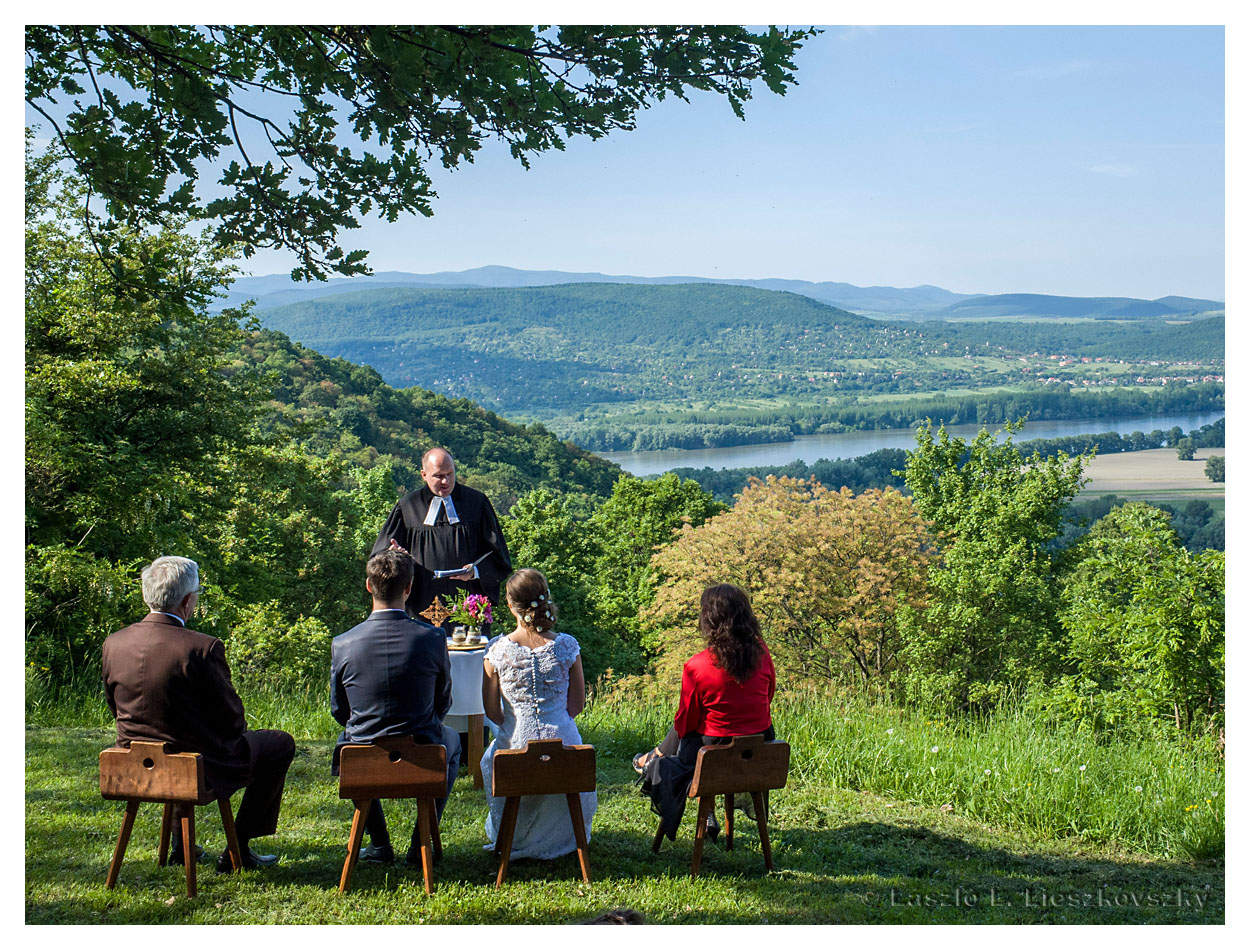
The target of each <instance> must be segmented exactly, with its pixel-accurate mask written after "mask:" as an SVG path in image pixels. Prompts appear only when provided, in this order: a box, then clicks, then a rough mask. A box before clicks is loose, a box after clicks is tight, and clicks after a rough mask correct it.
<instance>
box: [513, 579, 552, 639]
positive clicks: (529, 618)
mask: <svg viewBox="0 0 1250 950" xmlns="http://www.w3.org/2000/svg"><path fill="white" fill-rule="evenodd" d="M506 589H507V591H508V603H509V604H511V605H512V606H513V607H515V608H516V612H517V613H518V614H520V617H521V623H522V624H524V625H525V626H526V627H528V628H529V629H531V630H534V631H536V632H538V633H546V632H547V631H548V630H552V629H554V628H555V625H556V605H555V603H554V602H553V601H552V599H551V590H550V588H548V587H547V578H545V577H543V574H542V571H536V570H534V569H533V568H532V567H523V568H521V569H520V570H519V571H516V572H514V573H513V575H512V576H511V577H509V578H508V583H507V588H506Z"/></svg>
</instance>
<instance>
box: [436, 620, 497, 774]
mask: <svg viewBox="0 0 1250 950" xmlns="http://www.w3.org/2000/svg"><path fill="white" fill-rule="evenodd" d="M447 656H448V659H450V660H451V709H449V710H448V711H447V715H446V716H444V717H443V721H444V722H445V723H446V724H447V726H448V727H450V728H452V729H455V730H456V731H457V732H461V731H464V732H466V733H468V737H469V743H468V749H467V750H466V754H467V755H468V757H469V772H470V774H471V775H472V776H473V787H474V788H481V787H482V752H483V745H482V729H483V727H484V726H485V721H486V710H485V709H484V708H483V707H482V661H483V660H484V659H485V658H486V644H482V645H481V646H480V647H476V648H474V649H471V650H470V649H464V648H462V647H456V648H454V649H453V648H452V646H451V641H450V640H449V641H447ZM452 720H455V721H454V722H453V721H452ZM461 725H463V726H464V729H463V730H461V728H460V727H461Z"/></svg>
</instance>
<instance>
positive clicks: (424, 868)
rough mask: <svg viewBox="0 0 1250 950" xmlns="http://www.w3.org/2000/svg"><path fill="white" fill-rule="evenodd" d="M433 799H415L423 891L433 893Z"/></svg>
mask: <svg viewBox="0 0 1250 950" xmlns="http://www.w3.org/2000/svg"><path fill="white" fill-rule="evenodd" d="M433 806H434V801H433V799H429V798H418V799H417V825H418V826H419V827H420V829H421V831H420V834H421V873H422V874H423V875H424V877H425V893H426V894H433V893H434V848H433V845H432V843H431V840H430V839H431V837H432V836H431V834H430V824H431V820H432V819H433V814H432V812H433V811H434V807H433Z"/></svg>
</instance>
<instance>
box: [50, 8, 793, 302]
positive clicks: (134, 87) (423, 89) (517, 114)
mask: <svg viewBox="0 0 1250 950" xmlns="http://www.w3.org/2000/svg"><path fill="white" fill-rule="evenodd" d="M811 35H813V31H811V30H789V29H781V30H779V29H777V28H775V27H772V28H769V29H768V30H767V31H766V32H763V33H752V32H751V31H749V30H746V29H744V28H742V27H733V26H729V27H701V26H650V27H610V26H563V27H525V26H468V27H464V26H290V25H266V26H198V27H197V26H128V25H106V26H28V27H27V28H26V101H27V103H29V104H30V106H31V107H32V108H33V109H35V110H36V111H37V112H39V113H40V114H41V115H42V116H43V117H44V119H46V120H47V121H48V123H49V124H50V125H51V126H52V127H53V129H54V130H55V133H56V136H57V138H58V139H59V140H60V142H61V144H62V145H63V146H64V147H65V149H66V151H67V152H68V153H69V156H70V158H71V160H72V161H73V163H74V165H75V167H76V168H77V171H78V173H79V174H80V175H81V176H82V177H83V178H84V180H85V181H86V182H87V184H88V186H89V188H90V189H91V190H92V192H93V193H95V194H97V195H99V196H100V197H101V198H102V199H103V200H104V202H105V205H106V207H107V211H108V214H109V215H110V216H111V217H112V218H114V219H115V220H118V221H126V222H130V223H132V224H147V225H164V224H166V223H168V222H169V221H170V220H171V219H173V218H174V217H177V216H190V217H193V218H198V219H204V220H213V221H215V222H216V229H217V236H218V238H219V240H220V241H221V242H222V243H223V244H238V245H240V246H241V247H242V249H243V253H244V254H245V255H248V256H250V255H251V254H253V253H254V252H255V251H256V249H258V248H267V247H268V248H285V249H287V250H290V251H292V252H294V253H295V255H296V256H297V258H298V260H299V265H298V266H297V267H296V268H295V270H294V271H293V272H292V276H293V277H296V278H297V279H310V278H324V277H325V276H326V274H327V273H328V272H329V271H337V272H338V273H341V274H357V273H364V272H366V271H367V268H366V266H365V264H364V258H365V256H366V252H364V251H360V250H353V251H347V250H345V249H344V248H343V247H342V246H340V245H339V243H338V233H339V231H341V230H344V229H351V228H355V227H358V222H357V215H358V214H359V215H368V214H370V213H372V212H375V211H376V213H377V214H378V216H380V217H382V218H385V219H386V220H388V221H395V220H396V219H397V218H398V217H399V216H400V215H401V214H410V213H413V212H416V213H420V214H423V215H427V216H428V215H430V214H432V213H433V208H432V201H433V199H434V198H435V197H436V195H435V192H434V190H433V187H432V182H431V178H430V174H429V170H428V168H429V165H430V163H432V162H438V163H439V164H440V165H442V166H443V167H444V168H455V167H457V166H458V165H460V164H461V163H462V162H466V161H468V162H471V161H472V160H473V157H474V154H475V153H476V152H477V151H479V150H480V149H481V148H482V146H483V144H484V143H485V142H486V141H488V140H492V139H493V140H497V141H500V142H502V143H504V144H505V145H506V146H507V147H508V150H509V151H510V153H511V155H512V157H513V158H514V159H516V160H518V161H520V162H521V163H522V164H523V165H526V166H528V164H529V157H530V156H532V155H535V154H537V153H540V152H543V151H546V150H548V149H552V148H555V149H562V148H564V145H565V142H566V141H567V140H569V139H572V138H576V137H579V136H585V137H589V138H592V139H594V138H599V137H600V136H603V135H606V134H607V133H609V132H612V131H615V130H628V129H632V128H634V125H635V121H636V116H637V113H638V112H639V111H641V110H643V109H646V108H649V107H650V106H651V105H653V104H654V103H657V102H660V101H662V100H664V99H666V98H667V97H669V96H676V97H678V98H681V99H685V98H686V97H687V95H688V94H689V92H690V91H691V90H700V91H707V92H712V93H715V94H717V95H721V96H724V97H725V98H726V100H727V101H728V102H729V105H730V107H731V108H732V109H733V110H734V112H735V114H737V115H738V116H739V117H741V116H742V115H743V105H744V103H745V102H746V101H747V100H748V99H750V98H751V95H752V84H753V82H754V81H756V80H760V81H762V82H763V83H764V84H765V85H766V86H767V87H768V89H770V90H771V91H772V92H775V93H778V94H784V93H785V91H786V88H787V87H788V86H789V85H791V84H793V83H794V81H795V80H794V76H793V73H792V72H791V70H792V69H793V67H794V63H793V58H794V54H795V53H796V52H797V50H798V49H799V47H800V46H801V44H802V42H803V41H804V40H805V39H807V38H808V37H809V36H811ZM347 131H350V135H351V137H352V138H351V140H349V141H348V142H347V143H346V144H345V143H344V142H343V141H342V140H341V139H340V133H341V132H347ZM356 141H359V142H360V143H363V146H364V147H363V150H361V149H360V147H359V146H357V148H356V149H355V150H353V145H354V144H355V142H356ZM227 156H230V157H229V160H228V161H226V164H225V165H224V167H223V168H222V169H221V172H220V178H219V179H218V180H217V181H216V182H207V181H203V180H201V178H202V175H203V168H204V164H205V163H217V162H219V161H223V160H225V159H226V157H227Z"/></svg>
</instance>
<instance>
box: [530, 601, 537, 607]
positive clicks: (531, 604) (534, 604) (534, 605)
mask: <svg viewBox="0 0 1250 950" xmlns="http://www.w3.org/2000/svg"><path fill="white" fill-rule="evenodd" d="M530 606H531V607H537V606H538V601H536V600H531V601H530Z"/></svg>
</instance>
